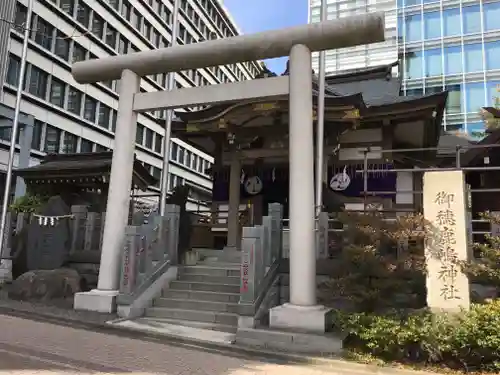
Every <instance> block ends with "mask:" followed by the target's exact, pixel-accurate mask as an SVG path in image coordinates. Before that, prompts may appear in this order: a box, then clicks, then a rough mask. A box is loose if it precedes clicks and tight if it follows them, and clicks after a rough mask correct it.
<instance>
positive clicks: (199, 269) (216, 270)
mask: <svg viewBox="0 0 500 375" xmlns="http://www.w3.org/2000/svg"><path fill="white" fill-rule="evenodd" d="M191 273H195V274H203V275H211V276H234V277H239V276H240V274H241V271H240V267H238V266H236V267H217V266H208V265H196V266H181V267H179V274H180V275H185V274H191Z"/></svg>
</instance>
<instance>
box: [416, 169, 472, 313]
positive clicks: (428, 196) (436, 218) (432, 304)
mask: <svg viewBox="0 0 500 375" xmlns="http://www.w3.org/2000/svg"><path fill="white" fill-rule="evenodd" d="M465 186H466V185H465V179H464V174H463V172H462V171H436V172H426V173H425V174H424V192H423V193H424V196H423V203H424V216H425V219H426V220H427V221H428V222H429V223H430V224H431V230H430V233H429V235H428V238H427V241H426V247H425V256H426V262H427V305H428V306H429V308H431V310H434V311H460V310H461V309H468V308H469V305H470V291H469V280H468V279H467V276H466V275H465V274H464V273H463V272H462V271H461V268H460V265H459V263H460V262H461V261H464V260H466V259H467V256H468V246H469V239H468V236H469V231H468V223H467V220H468V213H467V201H466V200H467V194H466V188H465Z"/></svg>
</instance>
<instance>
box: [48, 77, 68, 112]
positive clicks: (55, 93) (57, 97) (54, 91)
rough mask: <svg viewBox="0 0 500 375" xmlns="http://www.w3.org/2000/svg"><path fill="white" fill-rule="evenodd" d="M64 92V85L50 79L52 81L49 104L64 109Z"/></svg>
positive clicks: (53, 78)
mask: <svg viewBox="0 0 500 375" xmlns="http://www.w3.org/2000/svg"><path fill="white" fill-rule="evenodd" d="M65 91H66V84H65V83H64V82H63V81H61V80H59V79H57V78H55V77H52V81H51V83H50V102H51V103H52V104H54V105H57V106H58V107H61V108H63V107H64V93H65Z"/></svg>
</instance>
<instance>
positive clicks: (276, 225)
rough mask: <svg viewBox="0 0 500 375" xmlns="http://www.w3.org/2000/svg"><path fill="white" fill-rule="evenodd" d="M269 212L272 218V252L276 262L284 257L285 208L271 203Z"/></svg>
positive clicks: (273, 259)
mask: <svg viewBox="0 0 500 375" xmlns="http://www.w3.org/2000/svg"><path fill="white" fill-rule="evenodd" d="M267 212H268V214H269V216H271V252H272V262H274V261H275V260H276V259H281V258H282V257H283V206H282V205H281V204H279V203H271V204H269V206H268V211H267Z"/></svg>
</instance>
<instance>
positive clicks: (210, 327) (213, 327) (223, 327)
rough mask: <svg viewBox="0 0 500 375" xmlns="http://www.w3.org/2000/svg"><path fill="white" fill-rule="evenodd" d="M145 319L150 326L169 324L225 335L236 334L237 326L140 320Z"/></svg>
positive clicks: (190, 321) (165, 320)
mask: <svg viewBox="0 0 500 375" xmlns="http://www.w3.org/2000/svg"><path fill="white" fill-rule="evenodd" d="M140 319H147V321H148V322H149V323H150V324H159V325H162V324H171V325H175V326H181V327H191V328H196V329H205V330H210V331H218V332H227V333H236V330H237V328H238V327H237V326H229V325H225V324H217V323H207V322H196V321H192V320H181V319H167V318H151V317H148V318H140Z"/></svg>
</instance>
